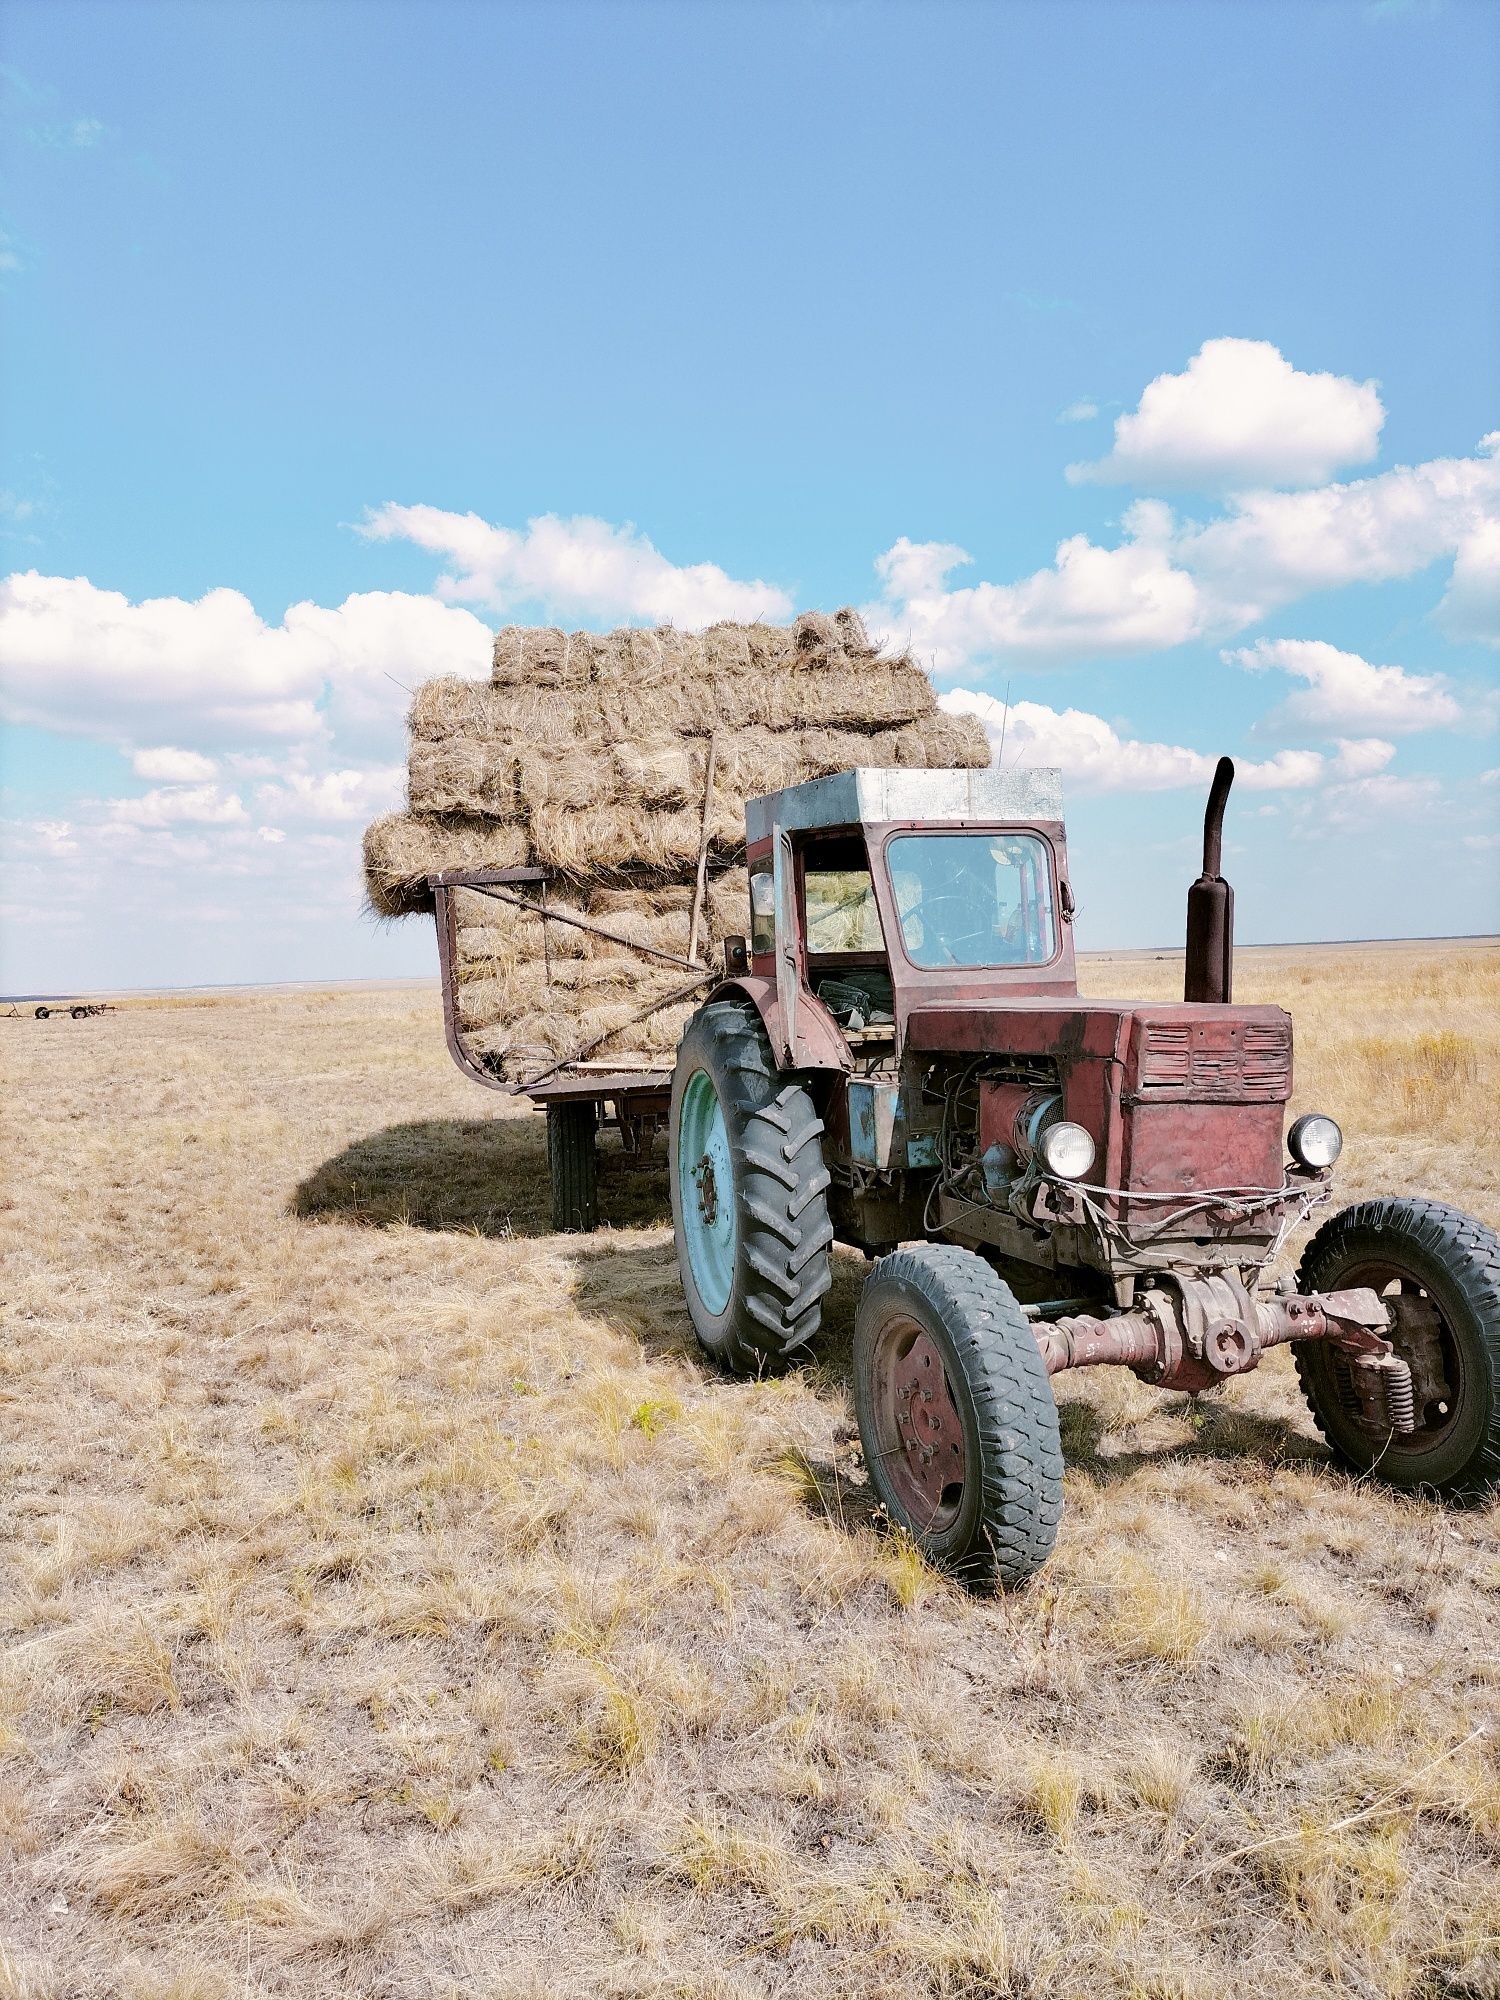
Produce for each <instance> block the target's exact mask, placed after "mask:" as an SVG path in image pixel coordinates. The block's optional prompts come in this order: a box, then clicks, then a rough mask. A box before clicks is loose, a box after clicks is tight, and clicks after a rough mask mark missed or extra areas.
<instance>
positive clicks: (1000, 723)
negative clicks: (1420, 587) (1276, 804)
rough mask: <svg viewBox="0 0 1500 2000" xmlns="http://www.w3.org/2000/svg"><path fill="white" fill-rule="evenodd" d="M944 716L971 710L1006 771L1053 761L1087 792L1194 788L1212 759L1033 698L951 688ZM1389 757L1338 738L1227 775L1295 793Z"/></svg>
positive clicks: (1241, 763) (1204, 779)
mask: <svg viewBox="0 0 1500 2000" xmlns="http://www.w3.org/2000/svg"><path fill="white" fill-rule="evenodd" d="M939 700H940V703H941V705H942V707H943V708H945V709H946V710H947V711H948V713H949V714H950V715H976V716H978V718H979V720H980V721H981V722H982V723H983V724H984V729H985V734H986V735H987V736H988V737H989V739H990V743H991V745H992V746H993V748H994V750H995V752H996V754H997V755H998V753H999V748H1000V743H1001V740H1002V737H1003V740H1004V744H1005V762H1006V766H1007V768H1009V767H1010V766H1011V765H1013V764H1041V765H1056V766H1057V767H1059V768H1060V769H1061V771H1062V773H1063V775H1064V777H1065V778H1066V779H1067V780H1068V782H1069V784H1071V785H1073V786H1075V787H1076V788H1077V789H1079V790H1081V791H1087V792H1165V791H1175V790H1177V789H1179V788H1181V787H1183V786H1189V787H1192V788H1193V789H1195V790H1196V789H1200V788H1201V787H1203V786H1205V785H1207V784H1208V782H1209V780H1210V779H1211V778H1212V777H1213V774H1214V767H1215V765H1216V764H1217V762H1218V759H1217V757H1214V756H1210V755H1209V754H1208V753H1207V752H1205V751H1202V750H1189V749H1187V748H1185V747H1184V746H1183V745H1181V744H1177V743H1153V742H1148V741H1143V740H1141V739H1138V738H1135V737H1130V736H1121V734H1120V733H1119V731H1118V730H1117V729H1115V728H1114V727H1113V725H1112V724H1110V723H1108V722H1106V721H1105V719H1104V717H1103V716H1102V715H1091V714H1089V713H1088V712H1087V711H1086V710H1084V709H1078V708H1066V709H1061V710H1059V709H1055V708H1048V707H1047V706H1046V705H1045V704H1044V703H1041V702H1035V701H1014V702H1012V703H1011V704H1010V709H1009V713H1008V714H1007V712H1006V708H1005V704H1004V703H1003V702H1000V701H997V700H996V699H995V697H994V696H993V695H988V694H983V693H978V692H975V691H974V690H972V689H968V688H955V689H954V690H953V692H952V693H951V694H945V695H942V696H940V697H939ZM1394 754H1395V752H1394V749H1393V746H1392V745H1391V744H1389V743H1380V742H1377V741H1373V740H1370V741H1363V742H1346V743H1341V744H1340V745H1339V748H1338V753H1337V755H1335V756H1333V757H1329V756H1326V755H1325V754H1324V753H1323V752H1322V751H1319V750H1278V751H1277V753H1276V755H1275V756H1274V757H1269V758H1265V759H1263V760H1261V761H1259V762H1257V761H1254V760H1250V759H1245V760H1240V759H1237V760H1236V762H1235V775H1236V778H1237V780H1238V781H1239V783H1240V784H1242V785H1244V786H1246V787H1247V788H1248V789H1250V790H1251V791H1299V790H1306V789H1307V788H1308V787H1309V786H1313V785H1318V784H1323V783H1325V782H1327V781H1329V780H1331V779H1342V778H1344V777H1350V778H1358V777H1361V776H1364V775H1365V774H1367V773H1370V772H1372V771H1378V770H1380V769H1381V768H1383V766H1384V765H1385V764H1387V763H1388V762H1389V761H1390V759H1391V757H1392V756H1393V755H1394Z"/></svg>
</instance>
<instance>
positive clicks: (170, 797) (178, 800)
mask: <svg viewBox="0 0 1500 2000" xmlns="http://www.w3.org/2000/svg"><path fill="white" fill-rule="evenodd" d="M108 811H109V818H110V820H111V821H112V822H113V824H114V825H116V826H131V827H155V826H180V825H184V824H186V825H189V826H238V825H241V824H243V823H244V822H245V821H246V820H248V819H249V817H250V815H249V814H248V813H247V812H246V810H245V802H244V800H243V799H242V798H241V797H240V795H239V793H238V792H231V791H226V790H225V789H224V788H223V787H222V786H220V785H215V784H207V785H158V786H157V787H156V788H155V789H154V790H152V791H149V792H145V793H143V794H142V795H141V797H140V798H138V799H111V800H110V801H109V807H108Z"/></svg>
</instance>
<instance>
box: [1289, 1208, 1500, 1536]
mask: <svg viewBox="0 0 1500 2000" xmlns="http://www.w3.org/2000/svg"><path fill="white" fill-rule="evenodd" d="M1297 1281H1298V1290H1299V1291H1302V1292H1312V1291H1320V1292H1332V1291H1342V1290H1345V1289H1347V1288H1350V1287H1353V1286H1356V1285H1368V1286H1370V1287H1371V1289H1372V1290H1373V1291H1376V1292H1378V1293H1379V1294H1380V1295H1381V1297H1382V1298H1383V1300H1384V1301H1385V1303H1386V1304H1387V1305H1388V1306H1389V1307H1390V1309H1391V1318H1392V1327H1391V1333H1390V1340H1391V1344H1392V1346H1393V1347H1394V1348H1395V1350H1396V1352H1397V1353H1398V1354H1399V1355H1400V1356H1401V1358H1402V1359H1403V1360H1404V1361H1405V1362H1406V1363H1407V1365H1408V1366H1409V1367H1410V1369H1411V1374H1412V1389H1413V1393H1414V1399H1415V1403H1416V1416H1417V1428H1416V1430H1415V1431H1413V1432H1412V1433H1410V1434H1409V1435H1406V1436H1402V1435H1399V1434H1394V1433H1393V1434H1392V1435H1390V1436H1389V1437H1386V1436H1377V1435H1375V1434H1374V1433H1373V1432H1371V1431H1369V1430H1366V1429H1365V1428H1363V1427H1362V1426H1361V1425H1360V1424H1359V1422H1358V1421H1357V1420H1356V1414H1355V1413H1356V1412H1357V1411H1358V1408H1359V1403H1358V1399H1357V1397H1356V1396H1355V1393H1354V1386H1353V1382H1352V1380H1351V1379H1350V1373H1349V1363H1348V1361H1347V1360H1346V1359H1345V1358H1344V1357H1343V1356H1342V1355H1341V1354H1340V1353H1339V1351H1338V1349H1337V1348H1336V1347H1333V1346H1331V1345H1330V1344H1329V1343H1328V1342H1327V1341H1321V1340H1313V1341H1296V1342H1294V1343H1293V1345H1292V1353H1293V1355H1294V1357H1295V1359H1296V1363H1297V1374H1298V1376H1299V1378H1300V1380H1301V1383H1302V1390H1303V1394H1304V1395H1305V1396H1306V1397H1307V1400H1308V1403H1309V1405H1310V1406H1311V1409H1312V1413H1313V1417H1314V1419H1315V1421H1316V1422H1317V1425H1318V1428H1319V1430H1321V1431H1322V1433H1323V1435H1324V1437H1326V1438H1327V1440H1328V1442H1329V1444H1330V1445H1331V1446H1332V1447H1333V1450H1334V1451H1335V1453H1336V1454H1337V1455H1338V1457H1339V1458H1341V1459H1342V1460H1343V1461H1344V1463H1345V1464H1346V1465H1348V1466H1350V1467H1352V1468H1353V1470H1355V1471H1356V1472H1371V1473H1374V1474H1376V1475H1377V1476H1378V1477H1379V1478H1381V1479H1384V1480H1388V1481H1389V1482H1390V1484H1391V1485H1393V1486H1404V1487H1427V1488H1430V1489H1431V1490H1433V1491H1434V1492H1437V1493H1440V1494H1442V1495H1444V1496H1445V1497H1446V1498H1449V1499H1454V1500H1460V1501H1471V1500H1479V1499H1482V1498H1483V1497H1484V1495H1485V1494H1486V1493H1487V1492H1489V1490H1490V1489H1491V1488H1492V1487H1493V1486H1495V1485H1496V1484H1497V1483H1500V1237H1497V1236H1496V1234H1495V1232H1494V1230H1492V1229H1489V1228H1486V1226H1485V1225H1484V1223H1482V1222H1476V1221H1475V1219H1474V1218H1473V1216H1471V1215H1464V1214H1463V1213H1461V1211H1460V1210H1458V1209H1456V1208H1449V1207H1447V1206H1446V1204H1444V1203H1443V1202H1438V1201H1405V1200H1402V1201H1361V1202H1356V1203H1355V1205H1354V1206H1353V1207H1352V1208H1346V1209H1345V1210H1344V1211H1343V1213H1342V1214H1340V1215H1335V1216H1333V1217H1332V1218H1331V1219H1330V1220H1329V1221H1328V1222H1325V1223H1324V1225H1323V1227H1322V1228H1321V1229H1320V1230H1319V1231H1318V1233H1317V1235H1316V1236H1314V1238H1313V1239H1312V1241H1311V1243H1309V1244H1308V1246H1307V1249H1306V1251H1305V1252H1304V1253H1303V1258H1302V1262H1301V1265H1300V1266H1299V1268H1298V1273H1297Z"/></svg>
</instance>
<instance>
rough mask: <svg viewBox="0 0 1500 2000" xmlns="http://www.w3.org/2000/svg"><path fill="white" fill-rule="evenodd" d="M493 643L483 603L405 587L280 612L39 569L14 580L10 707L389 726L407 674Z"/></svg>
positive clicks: (197, 733)
mask: <svg viewBox="0 0 1500 2000" xmlns="http://www.w3.org/2000/svg"><path fill="white" fill-rule="evenodd" d="M489 648H490V635H489V632H488V630H487V629H486V627H485V626H484V625H483V624H482V623H481V622H480V620H479V619H478V618H476V617H475V616H474V615H473V613H472V612H468V611H463V610H459V609H458V608H456V607H455V606H452V605H446V604H439V603H438V602H437V601H436V600H435V599H434V598H431V597H414V596H411V595H408V594H406V593H403V592H400V591H368V592H364V593H361V594H358V595H355V596H352V597H348V598H346V599H345V600H344V602H343V603H342V604H340V605H338V606H337V607H336V608H328V607H325V606H323V605H320V604H307V603H304V604H294V605H292V606H291V608H290V609H289V610H288V611H287V613H286V616H285V617H284V618H283V619H282V621H281V623H280V624H279V625H268V624H267V623H266V622H265V621H264V620H263V619H262V618H261V617H260V616H259V615H258V614H257V612H256V610H255V607H254V606H253V605H252V604H251V602H250V600H249V599H248V598H247V597H245V596H243V595H242V594H241V593H240V592H239V591H237V590H211V591H209V592H208V593H207V594H206V595H205V596H203V597H200V598H197V599H192V600H189V599H186V598H181V597H156V598H146V599H143V600H142V601H140V602H139V603H133V602H132V601H131V600H130V599H129V598H127V597H125V596H124V595H123V594H122V593H121V592H119V591H117V590H101V589H100V588H98V586H96V585H95V584H92V583H90V582H89V581H88V579H87V578H85V577H56V576H41V575H38V573H37V572H36V571H35V570H30V571H27V572H25V573H23V574H19V575H15V576H11V577H7V578H6V579H5V581H4V582H3V583H0V661H3V663H4V665H3V675H0V715H3V717H4V719H5V720H7V721H10V722H22V723H36V724H39V725H40V726H41V727H42V728H46V729H55V730H59V731H61V732H63V733H65V734H69V735H89V736H105V737H110V738H113V739H115V740H117V741H118V740H121V739H123V740H125V741H127V742H129V741H133V740H138V739H141V738H145V739H147V740H148V741H149V739H150V738H152V737H156V738H158V739H160V738H163V737H167V736H168V735H170V737H171V738H172V739H174V740H175V741H177V742H179V743H181V742H185V741H186V742H191V743H195V744H199V745H208V746H213V747H219V746H226V745H230V744H238V743H243V742H245V741H246V740H251V741H265V740H267V739H270V740H276V739H282V740H292V741H300V742H309V741H319V740H327V738H328V737H329V736H330V734H331V733H332V732H333V730H334V729H335V728H338V727H340V726H342V727H343V728H344V729H347V730H353V731H356V732H357V731H360V730H368V729H369V728H370V727H371V726H372V725H373V724H379V725H380V726H382V727H383V728H384V730H385V732H386V733H388V732H389V728H390V726H391V724H392V722H393V721H394V720H395V719H396V718H398V717H399V715H400V713H401V711H402V709H403V708H404V706H405V703H406V700H407V694H406V687H407V686H410V685H411V684H412V683H414V682H415V681H417V680H421V679H426V678H427V677H428V676H429V675H432V674H441V673H467V674H471V675H476V676H477V675H482V674H484V673H486V672H487V671H488V663H489ZM402 683H404V684H405V685H400V684H402Z"/></svg>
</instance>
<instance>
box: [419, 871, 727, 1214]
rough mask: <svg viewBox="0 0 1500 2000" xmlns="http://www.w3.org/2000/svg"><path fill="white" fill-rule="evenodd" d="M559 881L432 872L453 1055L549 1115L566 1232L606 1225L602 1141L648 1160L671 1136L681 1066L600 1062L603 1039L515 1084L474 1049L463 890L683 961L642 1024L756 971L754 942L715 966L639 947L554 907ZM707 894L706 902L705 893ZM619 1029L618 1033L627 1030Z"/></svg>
mask: <svg viewBox="0 0 1500 2000" xmlns="http://www.w3.org/2000/svg"><path fill="white" fill-rule="evenodd" d="M549 882H550V878H549V876H548V873H547V871H546V870H545V869H543V868H451V869H446V870H444V871H443V872H442V873H440V874H433V875H429V876H428V878H427V886H428V888H429V890H430V891H431V894H432V900H433V912H434V916H435V919H436V923H437V939H438V966H439V970H440V972H441V976H442V991H443V1032H444V1035H445V1037H446V1038H447V1043H448V1052H449V1054H450V1055H451V1056H452V1057H453V1060H454V1062H455V1063H457V1065H458V1067H459V1068H460V1069H461V1070H462V1071H463V1073H464V1075H465V1076H467V1077H468V1078H470V1080H471V1081H472V1082H474V1083H478V1084H482V1085H483V1086H484V1087H485V1089H487V1090H498V1091H500V1092H501V1093H502V1094H503V1095H505V1096H507V1097H526V1098H529V1099H530V1101H531V1102H532V1103H533V1104H535V1105H536V1106H537V1107H538V1109H540V1110H543V1111H545V1112H546V1114H547V1169H548V1175H549V1178H550V1181H551V1188H552V1224H553V1227H554V1228H555V1229H557V1230H559V1231H583V1232H587V1231H590V1230H593V1229H596V1228H597V1227H598V1225H599V1191H598V1190H599V1167H598V1139H599V1134H600V1133H601V1132H602V1131H608V1130H611V1129H612V1130H614V1131H616V1132H618V1133H619V1135H620V1143H621V1146H622V1148H623V1149H624V1152H625V1154H626V1157H627V1158H629V1159H632V1160H634V1161H637V1162H644V1161H645V1160H646V1159H647V1158H648V1157H649V1155H650V1152H651V1148H652V1145H653V1142H655V1141H657V1140H659V1139H664V1137H665V1134H666V1129H667V1117H668V1113H669V1111H670V1109H671V1102H672V1064H671V1062H670V1061H665V1060H664V1061H663V1062H661V1063H660V1064H659V1065H641V1066H640V1067H637V1068H623V1067H622V1066H621V1065H620V1063H618V1062H617V1061H609V1060H606V1059H597V1058H596V1057H595V1056H594V1053H593V1051H594V1048H595V1047H597V1046H598V1044H597V1043H595V1044H592V1045H583V1046H580V1047H579V1048H578V1049H577V1050H575V1051H574V1052H573V1053H572V1054H571V1055H569V1056H566V1057H564V1058H562V1059H561V1060H560V1061H558V1062H555V1063H552V1064H549V1065H548V1066H546V1067H545V1068H543V1069H542V1070H540V1071H538V1072H537V1073H536V1074H535V1075H534V1076H532V1077H529V1078H525V1079H523V1080H521V1081H513V1080H509V1079H507V1078H506V1077H504V1076H502V1075H501V1074H500V1073H499V1070H498V1067H497V1066H496V1064H495V1063H494V1062H493V1061H492V1060H491V1059H490V1058H488V1057H487V1056H486V1055H485V1054H484V1053H482V1052H480V1051H478V1050H476V1049H474V1048H473V1047H472V1046H471V1045H470V1043H469V1040H468V1038H467V1036H466V1034H465V1031H464V1027H463V1021H462V1018H461V1016H460V1012H459V1002H458V969H457V968H458V921H457V909H456V895H457V892H458V891H460V890H469V891H472V892H474V893H476V894H479V895H484V896H489V897H491V898H493V900H494V901H496V902H497V903H500V904H502V905H506V906H508V907H510V908H519V909H523V910H526V911H528V912H530V913H531V914H532V915H534V916H535V918H536V920H537V922H539V923H556V924H568V925H572V926H575V927H577V928H581V929H584V930H588V931H591V932H592V933H594V934H595V935H596V936H600V937H604V938H608V939H609V940H610V941H611V942H612V943H615V944H617V945H619V946H621V947H622V948H623V949H625V950H629V951H634V952H637V953H639V954H640V956H641V957H642V959H643V960H645V959H651V960H655V961H657V962H665V963H667V964H670V965H674V966H677V967H680V968H681V970H682V971H683V973H684V975H685V979H684V982H683V984H682V985H680V986H678V987H675V988H673V989H672V990H671V991H669V992H667V993H665V994H663V995H661V996H659V997H658V998H657V999H655V1000H654V1001H653V1002H652V1003H651V1004H650V1005H649V1006H648V1007H644V1008H642V1010H641V1012H640V1014H639V1015H638V1016H637V1017H636V1019H637V1020H644V1019H646V1018H647V1016H648V1015H650V1014H652V1013H654V1012H656V1011H658V1010H659V1009H660V1008H663V1007H670V1006H673V1005H675V1004H677V1003H678V1002H679V1001H682V1000H685V999H688V998H690V997H691V996H692V995H693V994H695V993H699V992H701V991H702V990H703V988H704V987H707V986H714V985H717V984H718V983H719V982H720V981H722V980H723V979H724V978H725V976H726V973H728V974H729V976H733V975H734V973H735V972H736V971H737V970H743V971H748V970H749V959H748V957H747V956H746V947H745V941H744V939H742V938H741V939H734V938H732V939H730V940H728V942H727V949H726V954H725V958H726V962H725V964H722V965H709V964H707V963H702V962H695V959H694V958H693V957H681V958H679V957H678V956H677V955H676V954H674V953H671V952H664V951H657V950H655V949H654V948H652V947H650V946H647V945H641V944H637V943H635V942H634V941H633V940H631V939H629V938H626V937H623V936H621V935H620V933H619V932H617V931H614V930H611V929H610V928H609V927H608V926H607V925H604V924H597V923H592V922H589V921H587V920H585V919H583V918H580V917H578V916H576V915H573V914H571V913H564V912H561V911H558V910H556V909H552V908H550V907H549V905H548V888H549ZM700 900H701V899H700ZM697 930H698V925H697V921H696V914H695V920H694V922H693V924H692V925H691V927H690V937H689V949H690V951H693V950H694V949H695V947H696V940H697ZM617 1032H618V1031H617Z"/></svg>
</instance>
